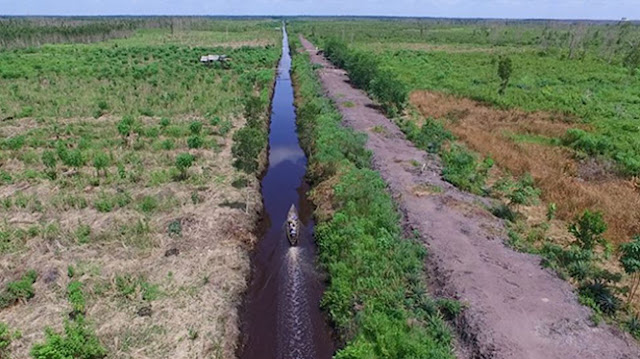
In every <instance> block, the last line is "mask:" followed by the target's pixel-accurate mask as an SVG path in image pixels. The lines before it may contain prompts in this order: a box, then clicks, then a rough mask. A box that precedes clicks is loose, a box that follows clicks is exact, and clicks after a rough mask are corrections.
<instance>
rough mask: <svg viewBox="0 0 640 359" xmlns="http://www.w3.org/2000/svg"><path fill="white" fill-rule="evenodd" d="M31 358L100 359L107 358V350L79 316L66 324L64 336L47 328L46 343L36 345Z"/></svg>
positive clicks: (32, 349)
mask: <svg viewBox="0 0 640 359" xmlns="http://www.w3.org/2000/svg"><path fill="white" fill-rule="evenodd" d="M31 356H32V357H33V358H34V359H58V358H60V359H62V358H65V359H66V358H81V359H100V358H104V357H106V356H107V350H106V349H105V348H104V347H103V346H102V344H101V343H100V341H99V340H98V337H97V336H96V335H95V333H94V332H93V331H92V330H91V329H90V328H89V327H88V325H87V324H86V323H85V319H84V318H83V316H82V315H79V316H77V317H76V319H75V320H74V321H67V322H65V325H64V334H58V333H56V332H54V331H53V330H52V329H50V328H47V329H46V330H45V341H44V343H38V344H35V345H34V346H33V348H31Z"/></svg>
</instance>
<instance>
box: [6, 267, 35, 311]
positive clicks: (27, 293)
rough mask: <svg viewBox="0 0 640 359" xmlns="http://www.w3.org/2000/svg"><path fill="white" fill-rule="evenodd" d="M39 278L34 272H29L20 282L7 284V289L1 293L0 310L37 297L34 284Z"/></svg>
mask: <svg viewBox="0 0 640 359" xmlns="http://www.w3.org/2000/svg"><path fill="white" fill-rule="evenodd" d="M37 278H38V274H37V273H36V272H35V271H34V270H29V271H28V272H27V273H26V274H24V275H23V276H22V278H20V279H19V280H17V281H10V282H7V284H6V287H5V289H4V290H3V291H2V292H1V293H0V309H4V308H7V307H9V306H11V305H14V304H16V303H18V302H19V301H23V302H26V301H27V300H29V299H31V298H33V296H34V295H35V290H34V289H33V283H35V281H36V279H37Z"/></svg>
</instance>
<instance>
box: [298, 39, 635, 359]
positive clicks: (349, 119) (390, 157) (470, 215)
mask: <svg viewBox="0 0 640 359" xmlns="http://www.w3.org/2000/svg"><path fill="white" fill-rule="evenodd" d="M302 42H303V44H304V47H305V49H306V50H307V51H308V52H309V54H310V56H311V60H312V62H313V63H314V64H316V65H317V66H319V67H320V69H319V70H318V74H319V77H320V79H321V82H322V84H323V88H324V90H325V91H326V92H327V93H328V94H329V96H330V97H331V98H332V100H333V101H335V102H336V103H338V104H339V105H340V106H339V108H340V112H341V113H342V115H343V116H344V123H345V124H346V125H348V126H349V127H351V128H353V129H354V130H356V131H359V132H364V133H366V134H367V135H368V139H367V141H366V147H367V149H369V150H371V151H372V153H373V163H374V164H375V168H376V169H377V170H378V171H379V172H380V175H381V176H382V178H384V179H385V181H386V182H387V184H388V185H389V188H390V190H391V192H392V193H393V194H394V198H395V199H396V201H397V203H398V205H399V207H400V209H401V210H402V212H403V213H404V214H405V215H406V220H407V226H408V227H409V228H412V229H414V230H415V231H416V232H417V233H418V234H419V236H420V238H421V239H422V240H423V241H424V243H425V245H426V246H427V248H429V251H430V255H429V257H428V259H429V262H430V264H431V266H430V267H431V268H432V270H433V271H432V275H431V276H430V280H431V281H432V282H433V283H436V284H439V286H437V287H436V288H439V289H440V290H441V291H442V293H443V294H444V295H449V296H452V297H454V298H456V299H459V300H460V301H461V302H462V303H464V305H465V309H464V310H463V311H462V313H461V315H460V316H459V317H458V319H457V320H456V321H455V323H456V324H457V325H458V326H459V329H460V334H461V337H462V339H463V342H464V343H465V344H467V347H468V350H469V353H470V354H469V355H470V356H472V357H474V356H475V357H478V356H481V357H482V356H485V357H493V358H520V357H530V358H594V359H595V358H601V357H614V358H631V357H636V356H638V355H639V354H640V349H639V348H638V345H637V343H636V342H634V341H633V340H631V339H630V338H628V337H624V335H623V334H620V333H619V332H618V331H616V330H615V329H614V328H613V327H611V326H609V325H606V324H601V325H600V326H598V327H595V328H594V327H593V323H592V322H591V319H590V316H591V312H590V310H589V309H588V308H586V307H583V306H582V305H580V304H579V303H578V300H577V297H576V295H575V294H574V293H573V291H572V287H571V286H570V285H569V284H568V283H567V282H564V281H563V280H561V279H560V278H558V277H557V276H555V275H554V274H553V273H551V272H550V271H547V270H545V269H543V268H541V266H540V259H539V258H537V257H535V256H532V255H529V254H523V253H518V252H515V251H513V250H512V249H510V248H508V247H506V246H505V244H504V243H503V241H507V235H506V233H505V231H504V229H503V227H502V222H501V221H500V220H499V219H497V218H495V217H493V216H492V215H491V214H490V213H489V212H487V211H486V210H484V209H483V208H482V207H480V206H478V202H480V203H482V202H483V199H482V198H480V197H476V196H474V195H472V194H469V193H465V192H462V191H460V190H459V189H457V188H456V187H454V186H452V185H451V184H449V183H447V182H446V181H445V180H444V179H443V178H442V175H441V171H442V166H441V164H440V160H439V158H438V157H436V156H432V155H429V154H428V153H427V152H425V151H423V150H420V149H417V148H416V147H414V146H413V144H411V143H410V142H408V141H407V140H406V139H405V136H404V134H403V133H402V132H401V131H400V129H399V128H398V127H397V126H396V125H395V124H393V123H392V122H391V121H390V120H389V119H388V118H386V117H385V116H383V115H382V114H381V113H380V112H378V111H377V110H375V108H376V106H375V104H374V103H373V102H372V101H371V100H370V99H369V98H368V97H367V96H366V95H365V94H364V93H363V92H362V91H360V90H357V89H355V88H353V87H352V86H351V84H350V83H349V78H348V76H347V75H346V73H345V72H344V71H343V70H340V69H338V68H335V67H334V66H333V65H332V64H330V63H329V62H328V61H326V60H325V59H324V57H322V55H319V54H317V51H316V49H315V47H314V46H313V45H312V44H311V43H309V42H308V41H306V40H304V39H302ZM343 147H344V146H343ZM360 187H361V186H360ZM350 189H352V187H350ZM337 193H339V192H338V191H335V193H334V195H336V194H337ZM334 218H335V217H334ZM320 248H322V245H320ZM330 288H331V287H330Z"/></svg>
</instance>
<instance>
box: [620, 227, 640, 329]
mask: <svg viewBox="0 0 640 359" xmlns="http://www.w3.org/2000/svg"><path fill="white" fill-rule="evenodd" d="M620 254H621V255H620V264H621V265H622V268H623V269H624V272H625V273H626V274H627V275H628V276H629V277H631V285H630V288H629V292H628V295H627V303H631V302H632V301H633V298H634V297H635V295H636V293H637V292H638V287H639V286H640V235H637V236H635V237H634V238H633V240H631V241H630V242H627V243H623V244H621V245H620ZM639 329H640V328H639ZM639 334H640V333H639Z"/></svg>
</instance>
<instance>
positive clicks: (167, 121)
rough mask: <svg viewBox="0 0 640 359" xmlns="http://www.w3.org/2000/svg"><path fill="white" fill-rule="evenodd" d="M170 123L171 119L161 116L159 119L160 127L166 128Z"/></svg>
mask: <svg viewBox="0 0 640 359" xmlns="http://www.w3.org/2000/svg"><path fill="white" fill-rule="evenodd" d="M170 124H171V120H170V119H168V118H166V117H163V118H161V119H160V127H162V128H163V129H164V128H167V127H168V126H169V125H170Z"/></svg>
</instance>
